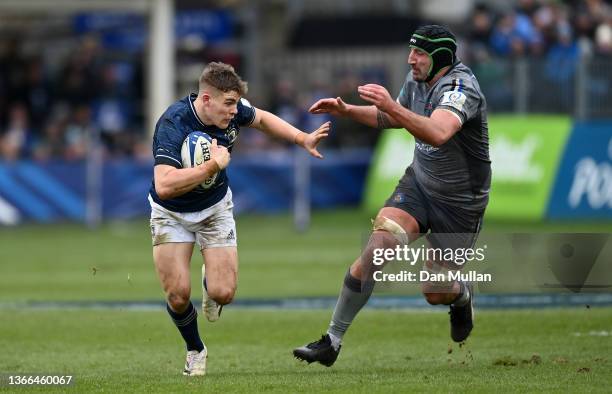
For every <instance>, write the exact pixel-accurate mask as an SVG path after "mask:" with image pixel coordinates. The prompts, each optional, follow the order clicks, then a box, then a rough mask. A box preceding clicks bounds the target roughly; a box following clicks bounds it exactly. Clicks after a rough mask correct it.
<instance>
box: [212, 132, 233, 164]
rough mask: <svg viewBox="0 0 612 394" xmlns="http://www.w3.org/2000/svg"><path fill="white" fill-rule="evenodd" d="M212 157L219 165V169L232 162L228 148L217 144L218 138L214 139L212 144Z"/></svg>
mask: <svg viewBox="0 0 612 394" xmlns="http://www.w3.org/2000/svg"><path fill="white" fill-rule="evenodd" d="M210 158H211V159H212V160H214V161H215V162H216V163H217V166H219V171H221V170H222V169H224V168H225V167H227V166H228V165H229V162H230V154H229V152H228V151H227V148H226V147H224V146H219V145H217V140H216V139H213V140H212V145H211V147H210Z"/></svg>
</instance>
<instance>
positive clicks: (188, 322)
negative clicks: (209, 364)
mask: <svg viewBox="0 0 612 394" xmlns="http://www.w3.org/2000/svg"><path fill="white" fill-rule="evenodd" d="M166 310H167V311H168V314H169V315H170V318H172V321H173V322H174V324H175V325H176V328H178V330H179V331H180V333H181V335H182V336H183V339H184V340H185V344H187V350H197V351H198V352H201V351H202V350H204V344H203V343H202V340H201V339H200V334H199V333H198V312H196V309H195V308H194V307H193V304H192V303H191V302H190V303H189V306H188V307H187V309H186V310H185V312H183V313H176V312H174V311H173V310H172V309H170V305H168V304H166Z"/></svg>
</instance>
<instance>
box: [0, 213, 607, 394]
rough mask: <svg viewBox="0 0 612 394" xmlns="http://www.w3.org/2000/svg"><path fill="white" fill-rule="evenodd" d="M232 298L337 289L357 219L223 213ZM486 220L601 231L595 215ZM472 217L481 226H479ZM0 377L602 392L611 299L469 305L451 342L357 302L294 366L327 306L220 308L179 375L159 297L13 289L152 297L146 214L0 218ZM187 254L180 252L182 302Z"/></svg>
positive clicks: (151, 387)
mask: <svg viewBox="0 0 612 394" xmlns="http://www.w3.org/2000/svg"><path fill="white" fill-rule="evenodd" d="M237 222H238V239H239V245H240V246H239V254H240V279H239V289H238V293H237V295H236V296H237V298H241V299H247V298H248V299H252V298H280V297H283V298H284V297H304V296H335V295H336V294H337V292H338V289H339V287H340V284H341V280H342V277H343V276H344V273H345V272H346V268H347V266H348V265H349V264H350V263H351V262H352V261H353V259H354V258H355V257H356V256H357V255H358V254H359V252H360V248H361V242H362V240H363V238H364V237H365V236H366V234H367V232H368V228H369V216H368V215H367V214H363V213H361V212H358V211H340V212H335V211H334V212H321V213H319V214H317V215H315V216H314V218H313V223H312V228H311V230H310V231H308V232H306V233H304V234H299V233H295V232H294V231H293V230H292V225H291V219H290V218H289V217H288V216H285V215H281V216H244V217H239V218H238V219H237ZM488 227H489V228H493V229H497V230H500V231H552V232H555V231H558V232H562V231H572V232H576V231H599V232H611V230H612V226H611V225H609V224H598V225H594V224H581V225H576V224H567V225H563V224H561V225H559V224H555V225H550V224H549V225H537V226H525V225H517V224H513V225H510V224H503V225H501V224H491V223H488ZM485 229H486V227H485ZM0 245H1V247H0V375H1V374H6V373H45V374H49V373H56V374H59V373H61V374H72V375H74V377H75V384H74V386H71V387H58V388H51V387H38V388H36V387H27V388H26V387H21V388H15V387H7V386H6V385H4V386H0V391H2V392H5V391H6V392H46V391H55V392H75V393H76V392H78V393H81V392H109V393H117V392H148V393H153V392H160V393H171V392H176V393H184V392H245V393H247V392H282V393H288V392H289V393H291V392H344V393H353V392H368V393H370V392H381V393H387V392H491V391H500V392H508V391H514V392H533V391H545V392H551V391H552V392H568V391H570V392H587V391H588V392H593V391H601V392H606V391H608V390H609V387H610V383H612V373H610V370H611V367H612V360H611V359H610V354H612V323H611V322H612V308H595V307H593V308H590V309H587V308H567V309H543V310H503V311H491V310H486V311H482V310H480V311H477V316H476V328H475V331H474V334H473V336H472V337H471V338H470V339H469V341H468V342H467V344H466V345H465V346H463V347H461V348H460V347H459V346H457V345H456V344H452V343H451V341H450V338H449V332H448V331H449V327H448V315H447V314H446V313H445V310H444V309H443V308H440V309H439V310H438V311H434V312H431V311H391V310H389V311H379V310H364V311H363V312H362V313H361V314H360V315H359V317H358V318H357V321H356V322H355V324H354V326H353V327H352V328H351V330H350V331H349V333H348V334H347V337H346V338H345V343H344V347H343V349H342V353H341V356H340V358H339V360H338V362H337V363H336V365H334V367H332V368H325V367H322V366H320V365H310V366H307V365H306V364H303V363H299V362H298V361H296V360H294V359H293V358H292V356H291V349H292V348H293V347H295V346H299V345H302V344H304V343H305V342H308V341H311V340H314V339H316V338H317V336H318V335H320V334H321V333H323V331H324V330H325V328H326V325H327V323H328V321H329V317H330V314H331V311H330V310H313V311H300V310H257V309H244V308H237V307H231V306H230V307H228V308H226V309H224V313H223V316H222V318H221V320H220V321H219V322H217V323H214V324H211V323H208V322H205V321H204V319H202V318H200V328H201V332H202V335H203V337H204V339H205V341H206V343H207V345H208V347H209V351H210V358H209V374H208V376H206V377H205V378H204V379H187V378H185V377H183V376H181V375H180V370H181V367H182V363H183V361H184V349H183V346H182V343H181V340H180V337H179V336H178V333H177V332H176V330H175V328H174V327H173V325H172V324H171V322H170V320H169V318H168V317H167V316H166V314H165V312H164V311H163V309H161V308H160V309H159V310H155V311H135V310H116V309H115V310H109V309H61V310H59V309H50V310H45V309H36V308H29V307H26V308H23V306H22V304H21V303H22V302H24V301H139V300H161V299H162V293H161V290H160V287H159V283H158V281H157V278H156V276H155V273H154V270H153V264H152V261H151V246H150V238H149V229H148V225H147V222H146V220H141V221H134V222H129V223H110V224H107V225H105V226H103V227H102V228H101V229H99V230H95V231H90V230H87V229H84V228H83V227H81V226H78V225H69V224H65V225H47V226H38V225H26V226H21V227H16V228H4V229H0ZM199 264H200V258H199V256H197V255H195V256H194V258H193V264H192V265H193V267H192V268H193V274H194V276H193V280H192V282H193V288H194V295H193V298H194V299H196V300H197V299H198V298H199V297H200V290H199V285H198V282H199V279H200V278H199Z"/></svg>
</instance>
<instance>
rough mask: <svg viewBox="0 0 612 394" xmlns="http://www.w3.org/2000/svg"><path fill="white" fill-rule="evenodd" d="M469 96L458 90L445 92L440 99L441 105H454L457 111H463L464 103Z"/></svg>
mask: <svg viewBox="0 0 612 394" xmlns="http://www.w3.org/2000/svg"><path fill="white" fill-rule="evenodd" d="M466 99H467V97H466V96H465V94H463V93H461V92H457V91H451V92H445V93H444V94H443V95H442V100H440V105H445V106H448V107H453V108H455V109H456V110H457V111H463V105H464V104H465V100H466Z"/></svg>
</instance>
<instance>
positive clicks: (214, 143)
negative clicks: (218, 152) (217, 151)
mask: <svg viewBox="0 0 612 394" xmlns="http://www.w3.org/2000/svg"><path fill="white" fill-rule="evenodd" d="M212 147H213V148H217V139H216V138H213V140H212Z"/></svg>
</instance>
